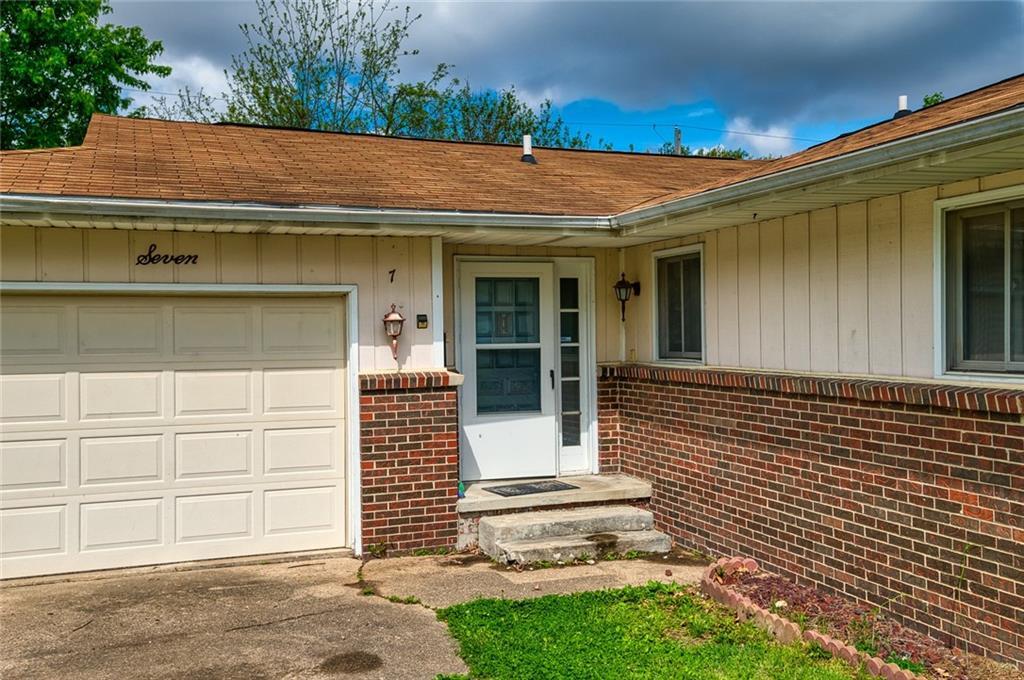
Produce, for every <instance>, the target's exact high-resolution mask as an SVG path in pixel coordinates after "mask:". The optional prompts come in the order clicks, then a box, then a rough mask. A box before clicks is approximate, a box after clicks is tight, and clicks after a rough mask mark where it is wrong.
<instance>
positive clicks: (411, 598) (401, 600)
mask: <svg viewBox="0 0 1024 680" xmlns="http://www.w3.org/2000/svg"><path fill="white" fill-rule="evenodd" d="M387 601H388V602H394V603H395V604H420V598H418V597H416V596H415V595H407V596H405V597H399V596H398V595H388V597H387Z"/></svg>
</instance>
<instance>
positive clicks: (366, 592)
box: [359, 585, 377, 597]
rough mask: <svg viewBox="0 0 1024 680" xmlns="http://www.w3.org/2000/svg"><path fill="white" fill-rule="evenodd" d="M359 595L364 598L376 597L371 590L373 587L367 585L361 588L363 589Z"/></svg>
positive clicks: (374, 591) (374, 592) (375, 592)
mask: <svg viewBox="0 0 1024 680" xmlns="http://www.w3.org/2000/svg"><path fill="white" fill-rule="evenodd" d="M359 594H360V595H365V596H366V597H370V596H371V595H376V594H377V591H376V590H374V589H373V586H369V585H367V586H363V589H362V590H360V591H359Z"/></svg>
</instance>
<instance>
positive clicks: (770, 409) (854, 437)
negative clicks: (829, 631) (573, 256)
mask: <svg viewBox="0 0 1024 680" xmlns="http://www.w3.org/2000/svg"><path fill="white" fill-rule="evenodd" d="M598 393H599V408H600V427H601V430H602V431H601V436H602V440H603V441H602V449H601V453H602V463H603V464H604V463H605V461H607V462H608V465H609V466H610V467H611V468H612V469H621V471H622V472H624V473H626V474H631V475H634V476H637V477H642V478H644V479H647V480H649V481H650V482H651V483H652V485H653V496H652V501H651V509H652V510H653V511H654V512H655V516H656V518H657V521H658V522H659V524H660V525H661V527H662V528H663V529H664V530H666V531H667V532H669V533H670V534H672V535H673V536H674V537H675V538H676V539H677V540H679V541H680V542H682V543H683V544H686V545H689V546H692V547H696V548H700V549H702V550H705V551H708V552H711V553H715V554H726V555H733V554H742V555H749V556H752V557H754V558H756V559H758V560H759V561H761V562H762V563H764V564H766V565H768V566H769V567H770V568H772V569H774V570H776V571H779V572H781V573H783V574H785V575H787V576H789V577H791V578H794V579H796V580H798V581H801V582H805V583H807V582H810V583H813V584H815V585H817V586H819V587H821V588H823V589H825V590H826V591H832V592H836V593H840V594H843V595H845V596H847V597H851V598H854V599H857V600H861V601H866V602H869V603H872V604H874V605H880V606H883V607H884V608H886V609H887V610H888V611H890V613H892V614H894V615H895V616H896V617H897V618H899V619H901V620H902V621H903V622H904V623H907V624H908V625H912V626H915V627H917V628H919V629H923V630H925V632H927V633H929V634H932V635H934V636H936V637H938V638H939V639H941V640H943V641H945V642H947V643H952V644H956V645H957V646H958V647H960V648H964V647H966V648H968V649H970V650H971V651H975V652H978V653H987V654H988V655H990V656H994V657H997V658H1002V659H1010V660H1014V661H1016V662H1017V663H1019V664H1022V665H1024V420H1022V417H1021V413H1022V412H1024V391H1020V390H1017V391H1012V390H978V389H963V388H943V387H937V386H926V385H917V384H902V385H898V384H894V383H888V382H883V381H851V380H841V379H829V378H820V379H816V378H794V377H790V376H772V375H765V374H755V373H741V372H732V371H723V370H714V369H694V370H676V369H671V370H669V369H655V368H648V367H639V366H633V367H630V366H617V367H616V366H608V367H603V369H602V376H601V381H600V387H599V392H598ZM965 556H966V559H965ZM961 571H962V577H961Z"/></svg>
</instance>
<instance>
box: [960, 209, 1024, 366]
mask: <svg viewBox="0 0 1024 680" xmlns="http://www.w3.org/2000/svg"><path fill="white" fill-rule="evenodd" d="M946 220H947V221H946V274H947V275H946V282H947V284H946V320H947V325H948V327H947V329H946V331H947V346H948V347H949V350H950V351H949V357H948V366H949V367H950V368H951V369H953V370H957V371H980V372H998V373H1024V201H1014V202H1009V203H998V204H994V205H987V206H980V207H975V208H970V209H967V210H958V211H955V212H949V213H946Z"/></svg>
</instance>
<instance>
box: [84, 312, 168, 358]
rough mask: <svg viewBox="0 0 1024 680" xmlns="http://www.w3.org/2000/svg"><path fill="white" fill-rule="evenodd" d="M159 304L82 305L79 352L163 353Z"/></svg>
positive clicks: (89, 354) (105, 353)
mask: <svg viewBox="0 0 1024 680" xmlns="http://www.w3.org/2000/svg"><path fill="white" fill-rule="evenodd" d="M163 337H164V332H163V309H161V308H160V307H153V306H148V307H111V306H109V305H105V306H101V307H100V306H97V307H81V308H79V310H78V353H79V354H81V355H82V356H105V355H112V354H116V355H123V354H127V355H153V356H159V355H160V354H161V353H162V352H163Z"/></svg>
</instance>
